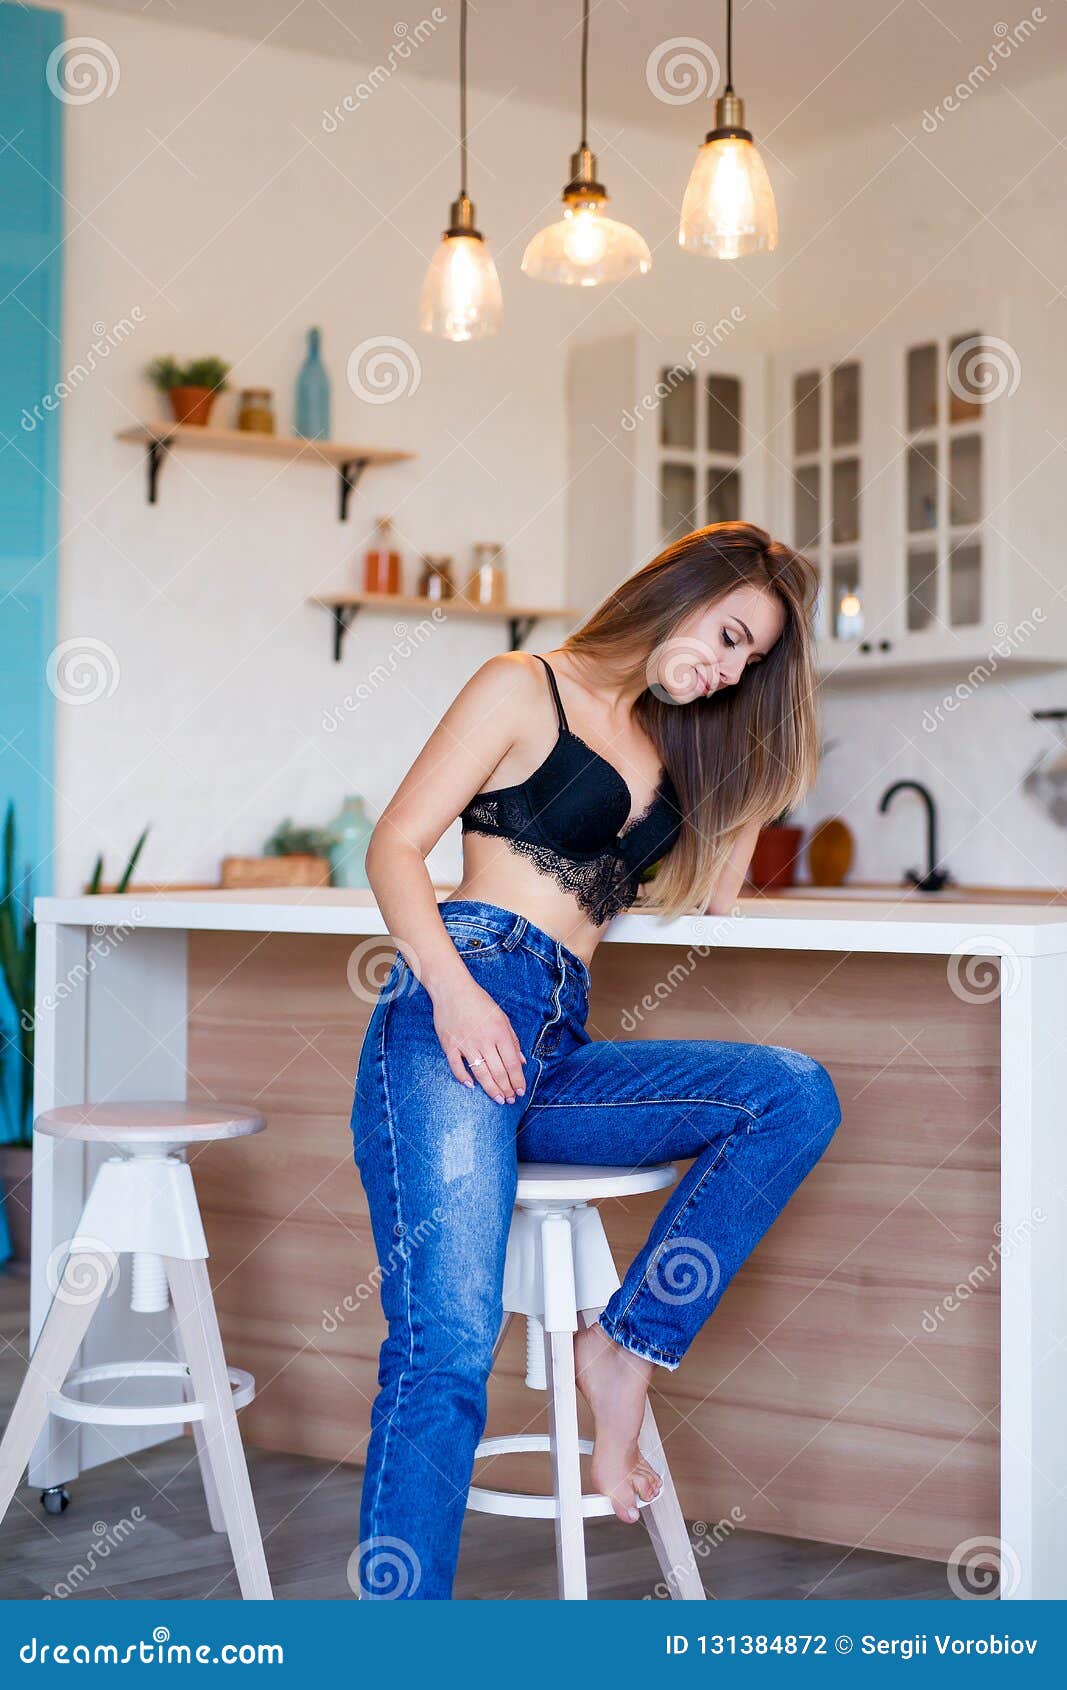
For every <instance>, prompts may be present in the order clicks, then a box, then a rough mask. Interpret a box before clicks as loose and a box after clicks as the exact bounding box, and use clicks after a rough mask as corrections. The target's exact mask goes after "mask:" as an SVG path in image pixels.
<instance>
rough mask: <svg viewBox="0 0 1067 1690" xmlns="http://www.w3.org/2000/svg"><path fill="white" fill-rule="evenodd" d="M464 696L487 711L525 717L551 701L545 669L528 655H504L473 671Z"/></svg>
mask: <svg viewBox="0 0 1067 1690" xmlns="http://www.w3.org/2000/svg"><path fill="white" fill-rule="evenodd" d="M464 692H465V693H467V694H468V695H469V696H471V697H475V698H477V700H478V702H479V703H481V704H484V705H485V706H486V707H487V708H492V709H496V710H507V711H516V712H519V713H523V712H525V711H527V710H528V709H529V708H530V706H531V705H532V704H533V703H534V702H535V701H536V700H537V699H540V698H542V697H546V698H547V697H548V682H547V679H546V676H545V666H544V664H543V663H542V662H541V661H540V659H539V658H537V657H535V656H534V655H533V653H532V652H529V651H503V652H500V653H498V655H497V656H496V657H490V658H488V659H487V661H486V662H485V663H483V664H482V665H481V667H480V668H479V669H476V670H475V671H474V674H473V675H472V676H471V678H470V680H469V681H468V682H467V685H466V687H465V688H464Z"/></svg>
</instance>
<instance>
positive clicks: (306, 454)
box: [115, 422, 415, 522]
mask: <svg viewBox="0 0 1067 1690" xmlns="http://www.w3.org/2000/svg"><path fill="white" fill-rule="evenodd" d="M115 438H116V439H117V440H125V441H128V442H129V443H131V444H133V445H136V446H141V447H143V448H144V453H145V465H146V469H147V474H148V503H149V504H150V505H154V504H155V502H156V490H157V486H158V483H159V472H160V469H161V468H162V466H163V460H164V458H165V457H166V455H167V453H168V452H170V451H172V450H173V449H174V448H175V447H176V446H182V447H185V446H192V447H194V448H195V449H197V450H199V451H202V452H203V451H208V452H234V453H236V454H237V455H238V456H239V457H252V458H279V459H281V460H283V461H285V462H289V463H296V462H303V463H324V464H328V465H329V466H330V467H331V468H332V469H334V470H336V471H337V473H338V475H339V478H340V488H339V513H338V515H339V520H340V521H341V522H344V521H346V520H347V517H348V501H349V497H350V495H351V494H352V492H353V490H354V488H355V486H356V484H357V482H358V481H359V478H360V476H361V475H362V474H363V471H364V470H365V469H367V468H369V467H370V466H374V467H375V468H377V467H379V466H381V465H384V464H401V463H407V462H408V461H409V460H410V459H411V458H413V457H414V455H415V454H414V453H413V452H397V451H393V450H391V449H389V448H387V447H383V446H350V445H348V444H347V443H346V442H344V441H340V440H303V439H301V438H300V436H299V435H294V434H252V433H250V432H249V431H248V430H246V429H239V428H198V427H195V426H193V427H191V426H190V425H189V424H182V423H166V422H159V423H139V424H138V426H137V427H136V428H124V429H120V430H119V432H118V434H117V435H116V436H115Z"/></svg>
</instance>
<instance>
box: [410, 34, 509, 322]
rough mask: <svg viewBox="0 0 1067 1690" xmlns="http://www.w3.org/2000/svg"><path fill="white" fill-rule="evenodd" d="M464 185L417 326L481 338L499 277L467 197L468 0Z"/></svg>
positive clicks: (462, 101)
mask: <svg viewBox="0 0 1067 1690" xmlns="http://www.w3.org/2000/svg"><path fill="white" fill-rule="evenodd" d="M459 128H460V160H461V165H460V176H461V179H460V189H459V198H458V199H456V200H453V201H452V210H451V215H450V219H449V226H448V228H447V229H446V230H445V231H444V234H443V235H442V237H441V245H440V246H439V247H438V249H437V251H436V252H435V253H434V256H433V261H432V262H431V264H430V268H429V269H428V270H427V272H426V280H425V282H424V283H423V285H422V298H421V300H420V301H419V328H420V329H422V330H423V331H424V333H426V334H432V335H437V336H438V337H439V338H440V339H441V340H481V339H482V338H483V336H485V335H490V334H495V333H496V331H497V329H498V328H499V327H500V314H501V309H502V306H501V299H500V278H499V277H498V275H497V273H496V265H495V264H494V263H493V258H492V254H491V253H490V251H489V248H488V246H487V245H486V243H485V237H484V236H483V235H481V234H479V232H478V230H477V229H476V228H475V226H474V206H473V205H472V204H471V202H470V200H469V199H468V197H467V0H462V3H461V8H460V14H459Z"/></svg>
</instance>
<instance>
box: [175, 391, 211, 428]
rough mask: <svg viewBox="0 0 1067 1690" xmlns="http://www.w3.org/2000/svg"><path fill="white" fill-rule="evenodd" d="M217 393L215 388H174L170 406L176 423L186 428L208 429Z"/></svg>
mask: <svg viewBox="0 0 1067 1690" xmlns="http://www.w3.org/2000/svg"><path fill="white" fill-rule="evenodd" d="M216 392H217V389H216V388H214V387H172V388H171V389H170V406H171V410H172V411H173V412H174V421H175V422H177V423H184V425H185V427H186V428H206V426H207V422H208V418H209V417H210V415H211V407H212V405H214V403H215V394H216Z"/></svg>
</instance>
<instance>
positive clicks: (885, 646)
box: [878, 640, 890, 651]
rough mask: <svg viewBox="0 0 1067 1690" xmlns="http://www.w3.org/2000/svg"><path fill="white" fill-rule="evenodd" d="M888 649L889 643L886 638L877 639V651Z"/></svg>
mask: <svg viewBox="0 0 1067 1690" xmlns="http://www.w3.org/2000/svg"><path fill="white" fill-rule="evenodd" d="M889 649H890V645H889V641H888V640H879V641H878V650H879V651H888V650H889Z"/></svg>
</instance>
